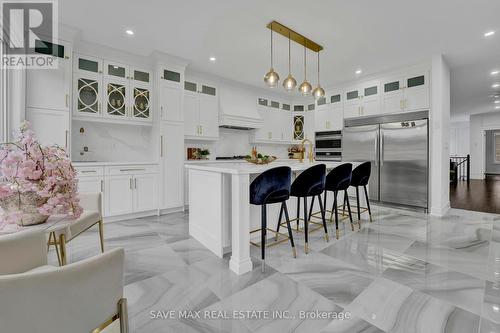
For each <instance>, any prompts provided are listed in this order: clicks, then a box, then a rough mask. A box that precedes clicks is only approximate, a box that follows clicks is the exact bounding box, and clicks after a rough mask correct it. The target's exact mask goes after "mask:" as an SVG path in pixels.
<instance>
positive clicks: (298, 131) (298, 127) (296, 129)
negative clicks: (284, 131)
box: [293, 115, 304, 140]
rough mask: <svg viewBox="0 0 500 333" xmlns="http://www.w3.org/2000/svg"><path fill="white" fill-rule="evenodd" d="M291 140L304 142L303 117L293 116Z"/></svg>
mask: <svg viewBox="0 0 500 333" xmlns="http://www.w3.org/2000/svg"><path fill="white" fill-rule="evenodd" d="M293 139H294V140H304V116H303V115H296V116H293Z"/></svg>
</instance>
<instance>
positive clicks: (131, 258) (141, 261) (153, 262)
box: [125, 245, 187, 284]
mask: <svg viewBox="0 0 500 333" xmlns="http://www.w3.org/2000/svg"><path fill="white" fill-rule="evenodd" d="M184 266H187V264H186V263H185V262H184V260H182V258H181V257H180V256H179V255H178V254H177V253H175V252H174V250H172V249H171V248H170V246H168V245H163V246H158V247H154V248H148V249H144V250H139V251H134V252H130V253H127V255H126V256H125V284H129V283H132V282H136V281H140V280H144V279H147V278H150V277H153V276H155V275H159V274H162V273H166V272H168V271H171V270H175V269H177V268H181V267H184Z"/></svg>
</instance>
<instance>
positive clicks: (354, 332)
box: [320, 317, 384, 333]
mask: <svg viewBox="0 0 500 333" xmlns="http://www.w3.org/2000/svg"><path fill="white" fill-rule="evenodd" d="M320 333H384V331H382V330H381V329H380V328H378V327H376V326H373V325H372V324H370V323H368V322H366V321H364V320H363V319H360V318H357V317H354V318H350V319H344V320H332V321H331V323H330V324H328V326H326V327H324V328H323V329H322V330H321V332H320Z"/></svg>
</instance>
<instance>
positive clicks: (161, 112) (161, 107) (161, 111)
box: [160, 105, 163, 120]
mask: <svg viewBox="0 0 500 333" xmlns="http://www.w3.org/2000/svg"><path fill="white" fill-rule="evenodd" d="M160 120H163V105H162V106H160Z"/></svg>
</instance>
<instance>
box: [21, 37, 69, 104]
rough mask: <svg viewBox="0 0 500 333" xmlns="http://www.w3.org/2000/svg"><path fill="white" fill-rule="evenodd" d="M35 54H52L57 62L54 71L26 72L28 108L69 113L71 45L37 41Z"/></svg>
mask: <svg viewBox="0 0 500 333" xmlns="http://www.w3.org/2000/svg"><path fill="white" fill-rule="evenodd" d="M35 43H36V44H35V45H39V44H40V46H39V47H35V52H38V53H41V54H52V55H54V56H55V59H56V61H57V68H54V69H45V70H40V69H28V70H26V107H28V108H37V109H49V110H62V111H69V106H70V91H71V59H70V57H71V44H69V43H66V42H63V41H59V43H58V44H52V43H50V42H47V41H43V40H36V41H35Z"/></svg>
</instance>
